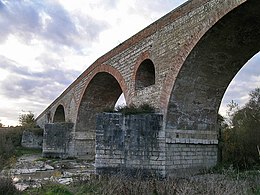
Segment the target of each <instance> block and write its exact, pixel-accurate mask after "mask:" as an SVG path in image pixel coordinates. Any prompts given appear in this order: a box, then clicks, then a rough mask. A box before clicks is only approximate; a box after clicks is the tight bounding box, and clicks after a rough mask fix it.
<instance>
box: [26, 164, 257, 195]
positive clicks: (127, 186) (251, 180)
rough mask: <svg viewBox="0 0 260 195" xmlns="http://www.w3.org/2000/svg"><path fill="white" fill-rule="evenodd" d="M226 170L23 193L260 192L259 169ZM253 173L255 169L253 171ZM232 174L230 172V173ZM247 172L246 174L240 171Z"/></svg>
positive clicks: (87, 182) (76, 184)
mask: <svg viewBox="0 0 260 195" xmlns="http://www.w3.org/2000/svg"><path fill="white" fill-rule="evenodd" d="M222 172H223V174H205V175H197V176H194V177H190V178H175V179H164V180H162V179H157V178H149V179H145V180H144V179H141V178H131V177H126V176H123V175H120V174H117V175H112V176H103V177H101V178H93V177H92V178H91V179H89V180H80V179H79V180H78V181H77V182H74V183H72V184H70V185H68V186H61V185H60V184H56V185H55V184H52V185H49V184H48V185H46V186H42V187H41V188H38V189H29V190H27V192H25V193H24V194H53V193H56V194H75V195H80V194H87V195H88V194H89V195H117V194H120V195H121V194H124V195H132V194H133V195H134V194H138V195H139V194H144V195H146V194H147V195H171V194H189V195H192V194H201V195H203V194H215V195H225V194H251V195H258V194H259V193H260V172H259V170H255V172H254V173H253V174H250V173H239V174H237V176H236V177H234V175H233V174H234V170H231V169H230V170H226V171H224V170H223V171H222ZM251 173H252V172H251ZM230 174H231V175H230ZM243 174H244V177H241V175H243Z"/></svg>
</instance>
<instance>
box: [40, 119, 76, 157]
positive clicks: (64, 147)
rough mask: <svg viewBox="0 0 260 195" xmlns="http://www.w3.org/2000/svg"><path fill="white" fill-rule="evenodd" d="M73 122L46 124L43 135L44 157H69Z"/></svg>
mask: <svg viewBox="0 0 260 195" xmlns="http://www.w3.org/2000/svg"><path fill="white" fill-rule="evenodd" d="M73 126H74V124H73V123H51V124H46V125H45V128H44V136H43V148H42V154H43V156H44V157H59V158H67V157H69V156H71V149H72V148H71V147H72V135H71V133H72V129H73Z"/></svg>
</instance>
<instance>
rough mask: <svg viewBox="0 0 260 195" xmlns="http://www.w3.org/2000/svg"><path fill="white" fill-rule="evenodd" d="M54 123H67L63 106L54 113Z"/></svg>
mask: <svg viewBox="0 0 260 195" xmlns="http://www.w3.org/2000/svg"><path fill="white" fill-rule="evenodd" d="M53 122H54V123H59V122H65V112H64V107H63V105H61V104H60V105H59V106H58V107H57V109H56V111H55V113H54V116H53Z"/></svg>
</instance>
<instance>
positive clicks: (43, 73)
mask: <svg viewBox="0 0 260 195" xmlns="http://www.w3.org/2000/svg"><path fill="white" fill-rule="evenodd" d="M184 2H186V0H154V1H149V0H103V1H101V0H73V1H72V0H0V99H1V101H0V122H1V123H2V124H4V125H5V126H8V125H17V124H18V117H19V115H20V114H23V113H26V112H28V111H31V112H33V113H34V114H35V115H36V116H37V115H39V114H40V113H41V112H42V111H43V110H44V109H45V108H46V107H47V106H48V105H49V104H50V103H51V102H53V101H54V100H55V99H56V98H57V97H58V96H59V95H60V94H61V93H62V92H63V91H64V90H65V89H66V88H67V87H68V86H69V85H70V84H71V83H72V82H73V81H74V80H75V79H76V78H77V77H78V76H79V75H80V74H81V73H82V72H83V71H84V70H85V69H86V68H87V67H88V66H90V65H91V64H92V63H93V62H94V61H95V60H96V59H98V58H99V57H100V56H102V55H103V54H105V53H106V52H108V51H109V50H111V49H113V48H114V47H115V46H117V45H118V44H120V43H122V42H123V41H125V40H126V39H128V38H129V37H131V36H132V35H134V34H136V33H137V32H139V31H140V30H142V29H143V28H145V27H146V26H148V25H149V24H151V23H152V22H154V21H156V20H157V19H159V18H160V17H162V16H163V15H165V14H166V13H168V12H170V11H171V10H173V9H174V8H176V7H177V6H179V5H181V4H182V3H184ZM259 62H260V55H256V56H255V57H254V58H253V59H252V60H250V62H249V63H248V64H247V65H246V66H244V68H243V69H242V70H241V71H240V73H239V74H238V75H237V76H236V78H235V80H234V81H233V82H232V83H231V84H230V86H229V89H228V92H227V93H226V94H225V97H224V99H223V106H222V107H221V108H220V111H221V112H223V113H224V111H225V105H226V104H227V103H228V102H230V101H231V100H232V99H233V100H235V101H236V102H238V103H240V104H243V103H244V102H245V101H246V100H247V99H248V92H249V91H250V90H253V89H254V88H255V87H259V86H260V68H259V66H258V67H257V64H259Z"/></svg>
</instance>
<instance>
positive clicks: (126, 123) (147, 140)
mask: <svg viewBox="0 0 260 195" xmlns="http://www.w3.org/2000/svg"><path fill="white" fill-rule="evenodd" d="M161 131H162V115H160V114H137V115H123V114H121V113H102V114H99V115H98V117H97V131H96V143H97V144H96V161H95V166H96V171H97V173H102V174H103V173H110V172H115V171H116V172H118V171H122V172H124V173H127V174H136V173H137V172H138V171H140V172H142V173H143V174H152V173H156V174H158V175H160V176H164V167H163V166H161V165H164V162H165V148H164V137H161V136H160V132H161Z"/></svg>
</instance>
